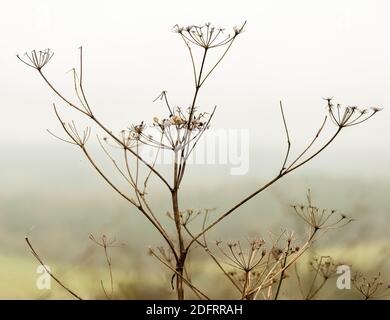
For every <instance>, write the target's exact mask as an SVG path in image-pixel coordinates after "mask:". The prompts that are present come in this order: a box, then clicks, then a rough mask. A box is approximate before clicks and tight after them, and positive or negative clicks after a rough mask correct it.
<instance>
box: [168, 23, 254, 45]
mask: <svg viewBox="0 0 390 320" xmlns="http://www.w3.org/2000/svg"><path fill="white" fill-rule="evenodd" d="M245 24H246V22H244V23H243V25H242V26H241V27H234V28H233V32H231V33H228V34H225V29H223V28H217V27H214V26H212V25H211V23H205V24H203V25H191V26H186V27H181V26H179V25H177V24H176V25H175V26H174V27H173V31H174V32H176V33H178V34H180V35H181V36H182V37H183V40H185V41H186V43H187V44H189V43H192V44H194V45H196V46H198V47H201V48H205V49H211V48H216V47H221V46H224V45H226V44H229V43H230V42H232V41H233V40H234V38H235V37H237V36H238V35H239V34H240V33H242V32H243V31H244V26H245Z"/></svg>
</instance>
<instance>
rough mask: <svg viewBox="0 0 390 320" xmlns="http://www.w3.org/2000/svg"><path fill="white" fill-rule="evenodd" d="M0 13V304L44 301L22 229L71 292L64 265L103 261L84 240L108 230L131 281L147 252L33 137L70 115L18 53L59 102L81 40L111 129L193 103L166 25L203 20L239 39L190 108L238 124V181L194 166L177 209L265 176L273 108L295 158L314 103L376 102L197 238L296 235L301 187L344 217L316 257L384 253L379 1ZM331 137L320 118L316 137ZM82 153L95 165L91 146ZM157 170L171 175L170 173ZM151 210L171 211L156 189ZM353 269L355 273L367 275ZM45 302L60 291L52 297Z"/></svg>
mask: <svg viewBox="0 0 390 320" xmlns="http://www.w3.org/2000/svg"><path fill="white" fill-rule="evenodd" d="M0 6H1V10H0V28H1V30H2V33H1V43H2V50H0V65H1V72H0V97H1V102H0V109H1V116H0V146H1V157H0V263H1V266H2V267H0V298H20V297H22V298H28V297H41V296H42V293H41V292H39V291H38V290H37V289H36V288H35V278H36V273H35V268H36V266H37V264H36V262H35V261H34V260H33V257H32V256H31V255H30V254H29V252H28V250H27V248H26V245H25V243H24V236H25V235H26V234H27V233H30V235H31V237H32V239H33V240H34V243H35V244H36V246H37V248H39V251H40V252H41V253H42V255H43V256H44V257H45V258H46V259H48V260H49V262H51V263H53V264H58V265H59V268H61V272H62V271H63V272H64V273H65V270H67V271H66V272H67V273H70V276H69V277H70V278H69V281H70V282H72V279H74V274H77V272H78V271H77V270H79V269H77V268H87V267H88V266H90V265H95V264H96V265H99V263H100V262H101V260H102V259H101V258H102V257H101V254H99V253H98V252H95V251H94V250H96V248H95V249H94V247H93V245H92V244H91V243H90V241H89V240H88V234H89V233H97V234H99V233H108V234H111V235H115V236H116V237H117V238H118V239H119V240H120V241H122V242H124V243H126V247H124V248H120V249H118V250H117V251H116V253H114V254H115V258H116V259H117V260H115V259H113V260H114V261H118V262H117V263H118V264H119V265H121V269H123V270H124V271H123V270H122V271H121V272H123V274H124V275H123V278H126V279H130V280H131V279H134V278H136V277H137V272H136V271H134V270H137V267H139V266H140V265H142V266H143V263H144V264H146V265H148V266H149V265H156V262H155V261H153V260H152V259H151V258H149V257H147V256H146V251H147V247H148V245H158V244H159V243H160V241H159V238H158V237H157V236H156V234H155V233H154V231H153V230H152V229H151V228H149V227H148V225H147V223H146V222H145V221H144V219H143V217H141V216H139V215H138V214H137V213H136V212H135V210H133V209H132V208H129V207H128V205H127V204H126V203H125V202H124V201H123V200H122V199H121V198H120V197H119V196H117V195H116V194H114V193H113V192H112V190H110V189H109V187H108V186H107V185H105V183H104V181H102V180H101V178H100V177H99V176H98V175H97V174H96V172H94V171H93V169H92V168H91V167H90V165H89V164H88V163H87V162H86V160H85V159H84V158H83V156H82V154H81V153H80V152H79V150H78V149H77V148H75V147H72V146H70V145H67V144H63V143H61V142H60V141H58V140H56V139H55V138H53V137H52V136H50V135H49V134H48V133H47V132H46V129H50V130H52V131H53V132H55V133H58V134H59V135H62V132H61V128H59V125H58V122H57V120H56V118H55V115H54V113H53V111H52V107H51V105H52V103H53V102H55V103H56V104H57V105H58V106H59V107H60V108H61V110H63V111H62V112H63V114H64V117H65V118H66V119H67V120H72V119H75V120H76V121H80V123H84V122H82V117H81V116H80V115H78V114H77V113H74V112H68V111H66V106H65V105H64V103H62V102H61V101H60V100H59V99H58V98H57V97H56V96H55V95H54V93H52V92H51V91H50V90H49V88H48V87H47V86H46V85H45V84H44V83H43V81H42V79H41V78H40V77H39V75H38V73H37V72H36V70H33V69H31V68H28V67H27V66H25V65H23V64H22V63H21V62H20V61H19V60H18V59H17V58H16V54H17V53H19V54H23V53H24V52H26V51H30V50H32V49H45V48H51V49H53V50H54V52H55V55H54V57H53V59H52V60H51V62H50V63H49V64H48V65H47V66H46V67H45V68H44V72H45V74H46V75H47V76H48V77H49V78H50V79H51V80H52V81H53V82H54V83H55V84H56V86H57V87H59V88H61V89H63V91H64V92H65V93H66V95H69V96H72V88H73V83H72V74H71V73H69V72H68V71H69V70H70V69H71V68H73V67H78V62H79V51H78V47H79V46H80V45H82V46H83V49H84V84H85V89H86V92H87V96H88V98H89V101H90V103H91V105H92V108H93V110H94V113H95V114H96V115H97V117H98V118H99V119H103V121H104V123H105V124H106V125H107V126H108V127H109V128H111V129H112V130H113V131H114V132H119V131H120V130H121V129H122V128H126V127H128V126H130V125H131V124H133V123H139V122H140V121H141V120H145V121H147V122H152V118H153V116H158V117H162V116H163V114H164V111H165V110H164V109H163V106H162V104H161V103H153V102H152V101H153V100H154V99H155V98H156V97H157V96H158V95H159V94H160V92H161V91H162V90H166V91H167V92H168V95H169V99H170V102H171V104H173V105H177V106H188V105H189V104H190V102H191V98H192V94H193V80H192V69H191V64H190V60H189V56H188V52H187V48H186V47H185V46H184V44H183V42H182V40H181V39H180V38H179V36H178V35H177V34H175V33H173V32H172V28H173V26H174V25H175V24H179V25H188V24H202V23H205V22H208V21H210V22H212V23H213V24H215V25H216V26H223V27H225V28H226V29H227V31H229V30H231V29H232V27H233V26H240V25H241V24H242V23H243V22H244V21H247V25H246V27H245V32H244V33H243V34H242V35H240V36H239V37H238V38H237V40H236V42H235V43H234V45H233V47H232V49H231V51H229V53H228V55H227V56H226V58H225V59H224V60H223V63H222V64H221V65H220V66H219V67H218V68H217V70H216V71H215V72H214V73H213V75H212V77H211V78H210V79H209V80H208V81H207V82H206V83H205V86H204V88H203V89H202V91H201V94H200V96H199V100H198V105H199V107H200V108H201V109H202V110H204V111H210V110H212V108H213V107H214V106H215V105H216V106H217V112H216V115H215V117H214V119H213V123H212V127H213V128H215V129H227V130H228V129H244V130H249V132H250V149H249V150H250V153H249V171H248V173H247V174H246V175H242V176H232V175H230V168H229V166H228V165H193V166H191V170H190V171H189V172H188V174H187V176H186V181H185V183H184V185H183V192H182V197H183V198H182V207H183V208H199V209H201V208H214V207H216V208H218V210H217V212H222V211H223V209H228V208H229V207H231V206H232V205H233V204H235V203H236V202H237V201H239V200H240V199H241V198H242V197H243V196H245V195H247V194H248V193H249V192H252V191H254V190H256V187H258V186H260V185H262V184H263V183H264V182H266V181H267V179H269V178H272V177H273V176H274V175H275V174H276V173H277V172H278V170H279V169H280V165H281V162H282V161H283V156H284V152H285V149H286V141H285V136H284V130H283V123H282V121H281V116H280V111H279V101H280V100H281V101H282V102H283V104H284V109H285V113H286V117H287V121H288V124H289V130H290V135H291V137H292V148H293V149H292V150H293V154H295V155H296V154H299V152H300V151H302V148H304V147H305V146H306V145H307V143H308V142H310V140H311V139H312V137H313V135H314V134H315V133H316V131H317V130H318V128H319V126H320V124H321V122H322V120H323V117H324V115H325V114H326V104H325V101H324V100H323V98H325V97H334V98H335V102H339V103H341V104H343V105H357V106H360V107H380V108H384V110H383V111H382V112H380V113H379V114H378V115H376V116H375V117H374V118H373V119H371V120H370V121H368V122H366V123H364V124H363V125H361V126H357V127H352V128H347V129H346V130H345V131H344V132H342V134H341V135H340V136H339V137H338V138H337V139H336V141H335V142H334V143H333V144H332V145H331V146H330V147H329V148H328V149H327V150H326V151H325V152H324V153H322V154H321V155H320V156H319V157H318V158H316V159H315V160H313V161H312V162H310V163H309V164H308V165H306V166H304V167H303V168H301V169H299V170H298V171H297V172H295V173H293V174H292V175H291V176H289V177H286V178H285V179H284V180H282V181H281V182H279V183H277V184H276V185H275V186H273V187H272V188H271V189H269V190H268V191H266V192H265V193H264V194H262V195H261V196H260V197H258V198H256V199H254V200H252V201H251V202H250V203H248V204H247V205H246V206H244V207H243V208H242V209H241V210H240V212H237V213H236V214H235V215H232V217H231V218H229V219H227V220H225V221H224V222H223V223H222V224H221V225H220V226H218V227H217V228H216V229H215V230H214V231H213V233H211V235H210V238H211V239H217V238H219V237H224V238H226V236H227V235H228V237H236V238H240V237H246V236H247V235H255V234H257V235H263V236H267V232H268V230H270V229H271V230H276V231H277V230H280V229H281V228H283V227H291V228H297V229H298V230H299V228H300V227H301V226H300V224H299V223H298V222H299V221H298V219H297V218H296V217H295V216H294V214H293V212H292V211H291V209H290V208H289V205H290V204H295V203H301V202H304V201H305V195H306V192H307V189H308V188H310V189H311V190H312V193H313V196H314V200H315V202H316V203H317V204H318V206H320V207H325V208H332V209H333V208H334V209H338V210H340V211H342V212H345V213H346V214H349V215H351V216H353V217H354V218H356V219H357V221H355V222H354V224H353V225H350V226H348V228H347V229H345V230H344V229H343V230H342V231H341V232H338V233H337V235H334V236H333V235H332V236H329V235H328V237H327V239H326V241H325V243H324V246H325V249H324V250H325V253H326V252H327V251H326V250H327V249H326V248H338V249H337V250H338V251H337V250H336V251H335V249H328V251H332V252H333V251H335V252H336V254H338V255H339V256H341V257H343V258H346V259H347V257H348V256H349V255H351V252H353V259H360V260H359V261H366V262H367V261H371V262H373V265H374V266H373V267H374V268H375V261H378V263H380V262H381V261H382V260H383V259H384V257H387V256H386V254H387V255H388V247H389V240H390V239H389V235H388V228H389V225H390V223H389V210H390V203H389V200H388V194H389V191H390V180H389V178H390V175H389V170H388V163H389V160H390V152H389V142H388V141H389V121H390V116H389V111H388V109H389V105H390V91H389V90H388V86H389V83H390V81H389V80H390V72H389V71H390V62H389V57H390V45H389V41H388V40H387V38H388V30H390V20H389V19H388V15H389V12H390V4H389V3H388V1H384V0H383V1H333V0H332V1H327V2H314V1H301V0H298V1H294V2H291V1H240V2H238V1H212V2H210V1H203V0H201V1H196V2H182V1H164V2H162V1H142V2H137V3H132V2H129V1H82V2H81V1H74V0H70V1H66V2H64V1H61V2H60V1H44V0H40V1H33V2H31V1H18V2H15V1H8V0H1V2H0ZM72 97H73V96H72ZM334 129H335V128H334V126H333V125H332V124H331V123H330V122H329V123H328V125H327V128H326V130H324V133H323V134H324V137H323V139H326V137H329V136H330V135H331V134H332V132H334ZM96 133H98V131H96V129H95V131H93V134H92V137H94V135H95V134H96ZM92 140H94V139H92ZM322 141H324V140H322ZM92 145H93V144H92ZM92 148H94V149H93V150H94V151H95V154H96V156H97V159H98V160H99V161H104V156H103V155H101V152H99V149H98V148H97V146H92ZM161 169H162V170H163V172H164V174H169V171H168V168H166V167H164V166H163V167H162V168H161ZM154 204H155V205H156V206H158V208H160V209H161V210H160V211H161V215H162V216H164V214H165V211H166V210H168V209H169V202H168V198H167V197H166V195H164V194H163V193H160V192H158V193H157V195H156V196H155V198H154ZM164 221H165V222H166V223H169V220H164ZM361 246H363V247H364V249H362V248H363V247H361ZM340 248H341V249H340ZM343 248H348V249H343ZM367 248H368V249H367ZM318 250H319V249H318ZM386 250H387V251H386ZM96 251H98V250H96ZM368 251H369V252H371V254H372V256H368V255H367V252H368ZM91 252H92V253H91ZM386 252H387V253H386ZM123 257H125V258H123ZM386 259H387V258H386ZM99 261H100V262H99ZM386 261H388V260H386ZM103 262H104V261H103ZM366 262H362V265H363V268H364V267H367V268H368V267H371V266H367V264H366ZM75 266H76V267H75ZM387 266H388V265H387ZM151 268H152V267H151ZM72 272H73V273H72ZM67 273H66V274H67ZM72 275H73V278H72V277H71V276H72ZM99 276H100V275H99V273H98V277H99ZM157 277H158V276H157ZM168 278H169V276H168ZM131 281H133V280H131ZM131 281H130V282H131ZM134 281H135V280H134ZM167 283H169V281H167ZM98 285H99V283H98V282H97V287H98ZM168 287H169V285H168ZM21 288H22V289H21ZM93 288H94V287H93V286H92V289H93ZM84 289H85V288H84ZM53 295H54V296H57V297H67V296H66V294H64V293H63V292H62V291H61V290H60V289H56V291H55V293H53ZM139 295H140V296H142V293H140V294H139ZM135 296H137V295H135ZM130 297H132V296H130Z"/></svg>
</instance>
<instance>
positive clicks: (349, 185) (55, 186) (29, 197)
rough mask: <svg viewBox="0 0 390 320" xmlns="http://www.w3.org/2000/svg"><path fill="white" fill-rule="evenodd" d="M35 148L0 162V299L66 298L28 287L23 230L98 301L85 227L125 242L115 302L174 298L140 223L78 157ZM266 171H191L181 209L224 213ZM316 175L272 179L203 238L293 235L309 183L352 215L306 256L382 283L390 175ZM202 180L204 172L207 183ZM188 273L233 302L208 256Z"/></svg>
mask: <svg viewBox="0 0 390 320" xmlns="http://www.w3.org/2000/svg"><path fill="white" fill-rule="evenodd" d="M39 154H40V155H39ZM39 154H38V155H37V154H36V153H32V154H31V157H30V158H29V161H27V162H26V161H25V159H26V158H25V156H24V157H22V156H21V157H18V156H16V157H15V158H14V159H13V160H12V161H11V159H6V158H3V159H1V161H0V175H1V177H2V179H1V180H0V298H1V299H54V298H64V299H69V298H71V297H70V296H69V295H68V294H67V293H66V292H64V290H63V289H61V288H59V287H58V286H57V285H56V284H55V283H53V289H52V290H50V291H41V290H38V289H37V288H36V285H35V282H36V279H37V273H36V268H37V266H38V263H37V262H36V261H35V260H34V257H33V256H32V255H31V254H30V252H29V250H28V248H27V246H26V243H25V241H24V237H25V235H26V234H29V236H30V239H31V241H32V243H33V244H34V247H35V248H36V250H37V251H38V253H39V254H40V255H41V257H42V258H43V259H44V261H45V263H47V264H48V265H49V266H51V267H52V270H53V271H54V272H55V273H56V274H58V276H60V277H61V279H63V281H64V283H66V284H68V285H69V286H70V287H72V288H73V289H74V290H76V291H77V292H79V293H80V295H82V296H83V297H85V298H98V299H99V298H104V295H103V292H102V290H101V287H100V280H103V281H104V283H105V284H106V285H107V284H108V280H109V279H108V274H107V268H106V266H105V260H104V256H103V252H101V250H100V248H98V247H97V246H96V245H94V244H93V243H92V242H91V241H90V240H89V239H88V236H89V234H90V233H93V234H95V235H101V234H103V233H104V234H107V235H108V236H109V237H115V238H116V239H117V240H118V241H119V242H120V243H124V244H125V246H123V247H120V248H113V249H112V250H111V252H110V254H111V255H112V261H113V267H114V280H115V289H116V290H115V292H116V297H117V298H127V299H142V298H143V299H145V298H156V299H159V298H173V297H174V296H173V293H172V290H171V287H170V286H171V285H170V279H171V276H172V274H171V273H170V272H169V271H167V270H166V269H164V267H162V266H160V265H159V263H158V262H157V261H155V260H153V259H152V258H151V257H149V256H148V255H147V250H148V247H149V246H152V247H155V246H158V245H160V244H161V240H160V238H159V237H158V236H157V234H156V233H155V232H154V230H153V229H151V228H150V226H149V225H148V224H147V222H146V221H145V219H144V218H143V217H142V216H140V215H139V214H138V213H137V212H136V211H135V210H134V209H133V208H130V207H129V206H128V205H127V203H126V202H125V201H123V199H121V198H120V197H119V196H118V195H116V194H115V193H114V192H112V191H111V190H110V189H109V188H108V187H107V186H106V185H105V184H104V182H103V181H101V179H99V177H97V176H96V174H95V172H93V170H91V168H90V167H89V166H88V165H87V164H86V163H85V162H84V161H83V160H82V158H81V157H79V156H78V155H74V153H72V152H69V153H66V152H41V153H39ZM42 154H44V155H46V156H45V157H42ZM59 163H60V164H61V165H60V166H59ZM12 168H13V169H12ZM16 168H17V169H16ZM11 169H12V170H11ZM266 169H267V167H266V168H265V169H264V170H265V172H268V171H267V170H266ZM264 170H263V171H262V172H260V173H255V172H252V173H251V174H250V175H248V176H244V177H241V176H229V175H226V172H227V170H226V168H223V167H222V168H221V167H218V168H216V167H211V168H209V167H200V168H198V167H197V168H194V169H193V170H192V175H190V177H189V180H188V181H186V182H185V183H184V185H183V189H184V190H186V192H183V193H182V201H181V206H182V208H195V209H197V208H217V210H216V213H215V214H217V213H220V212H223V211H224V210H226V209H228V208H229V207H230V206H231V205H232V204H234V203H235V202H236V201H238V200H239V199H240V198H241V197H242V196H243V195H245V194H248V193H249V192H250V191H253V190H254V188H256V186H258V185H259V183H262V182H264V181H266V179H267V176H266V175H265V174H264ZM319 172H321V171H319ZM319 172H317V173H313V172H310V170H309V171H308V172H307V173H305V174H302V175H300V174H297V175H294V176H293V177H288V178H286V179H285V180H284V181H283V182H281V183H278V184H276V185H274V186H273V187H272V188H270V189H269V190H267V191H266V192H265V193H263V194H262V195H261V196H259V197H257V198H256V199H254V200H253V201H251V202H249V203H248V204H247V205H245V206H243V207H242V208H241V209H240V210H239V211H238V212H236V213H235V214H233V215H232V216H231V217H229V219H226V220H225V221H224V222H223V223H221V224H220V225H218V226H217V227H216V228H215V229H213V230H212V232H210V234H209V240H210V241H215V240H218V239H224V240H237V239H244V238H246V237H247V236H262V237H265V238H266V239H267V236H268V233H269V231H274V232H279V231H280V230H281V229H283V228H289V229H293V230H295V231H296V232H298V234H301V233H302V232H303V230H304V229H303V226H302V223H301V222H300V220H299V219H298V218H297V217H296V216H295V214H294V213H293V211H292V210H291V208H290V205H291V204H297V203H302V202H304V201H305V195H306V192H307V189H308V188H310V189H311V190H312V194H313V198H314V202H315V204H316V205H317V206H319V207H321V208H330V209H337V210H340V211H341V212H343V213H345V214H347V215H350V216H352V217H353V218H355V219H356V221H354V222H353V223H351V224H350V225H348V226H347V227H346V228H344V229H340V230H335V231H332V232H329V233H327V234H326V235H325V236H324V237H323V239H321V241H320V242H319V244H318V245H317V244H316V245H315V246H314V247H313V248H312V252H313V253H316V254H323V255H332V256H334V258H336V259H337V260H339V261H343V262H345V263H348V264H352V268H353V270H356V271H365V272H368V273H375V272H378V271H382V273H383V275H384V278H387V279H390V273H389V270H390V265H389V260H390V259H389V258H390V252H389V248H390V235H389V232H388V230H389V226H390V219H389V214H390V201H389V200H388V195H389V193H390V179H388V178H387V177H386V176H383V177H378V176H373V177H369V176H367V175H366V176H363V177H361V176H355V175H352V176H351V175H342V174H339V173H337V174H334V175H331V174H325V173H322V174H321V173H319ZM204 177H212V178H210V179H209V180H208V182H207V184H205V183H204ZM38 182H39V183H38ZM156 191H157V193H155V194H156V195H155V196H154V197H153V201H152V205H153V206H154V207H155V208H157V209H158V210H157V211H158V214H159V215H160V217H161V219H162V222H163V223H164V224H165V225H167V226H170V227H168V230H170V231H174V227H173V225H172V223H171V221H170V220H169V219H168V218H167V217H166V211H167V210H169V200H168V199H167V198H166V196H165V194H163V193H161V192H160V191H159V190H156ZM306 262H307V260H306ZM304 264H305V261H303V268H304ZM191 269H192V271H193V275H194V279H196V280H195V282H196V283H199V284H201V285H202V286H204V287H205V288H206V291H208V292H211V293H212V294H210V295H211V296H212V297H215V298H235V296H234V291H233V290H232V287H231V286H230V285H229V284H228V283H227V282H225V281H223V279H224V278H223V276H222V275H221V273H220V271H218V270H217V269H216V268H215V266H214V265H213V264H212V263H211V262H210V260H209V259H204V257H201V258H199V259H198V260H196V261H193V262H192V264H191ZM289 281H290V280H289ZM291 281H292V280H291ZM215 284H218V286H216V285H215ZM288 288H289V287H288V285H287V282H286V287H285V290H286V291H283V292H282V297H285V298H298V297H299V295H298V294H297V293H296V292H291V291H290V292H287V291H288ZM327 290H328V291H327V292H326V294H324V296H325V297H330V298H335V299H338V298H355V296H354V295H351V294H350V293H348V292H343V293H341V292H340V290H338V291H335V290H334V288H333V287H332V286H330V288H328V289H327Z"/></svg>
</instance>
